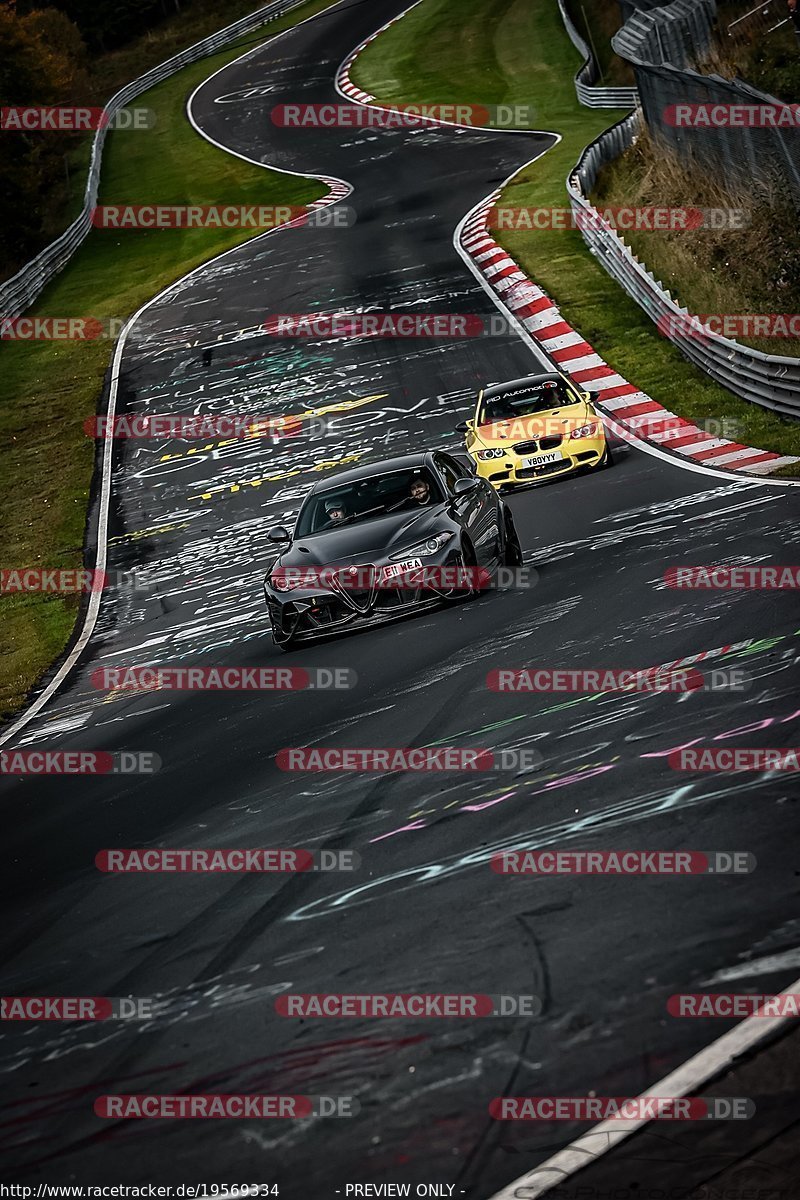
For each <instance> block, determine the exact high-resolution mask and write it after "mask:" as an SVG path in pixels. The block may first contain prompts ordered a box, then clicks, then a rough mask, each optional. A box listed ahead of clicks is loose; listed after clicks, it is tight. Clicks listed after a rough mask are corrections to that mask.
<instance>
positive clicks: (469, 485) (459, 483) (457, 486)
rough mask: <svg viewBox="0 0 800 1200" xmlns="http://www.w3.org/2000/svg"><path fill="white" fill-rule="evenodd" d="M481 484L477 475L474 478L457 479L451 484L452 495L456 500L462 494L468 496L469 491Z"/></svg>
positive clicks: (474, 489)
mask: <svg viewBox="0 0 800 1200" xmlns="http://www.w3.org/2000/svg"><path fill="white" fill-rule="evenodd" d="M480 486H481V481H480V479H478V478H477V476H476V477H475V478H474V479H465V478H464V477H463V476H462V477H461V479H457V480H456V481H455V483H454V484H453V496H454V498H455V499H456V500H460V499H461V497H462V496H468V495H469V494H470V492H474V491H476V490H477V489H478V488H479V487H480Z"/></svg>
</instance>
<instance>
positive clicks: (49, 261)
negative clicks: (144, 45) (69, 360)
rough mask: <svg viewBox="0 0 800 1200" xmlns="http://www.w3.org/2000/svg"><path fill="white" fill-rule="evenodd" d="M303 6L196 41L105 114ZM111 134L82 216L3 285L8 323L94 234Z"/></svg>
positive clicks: (1, 308) (269, 11) (2, 311)
mask: <svg viewBox="0 0 800 1200" xmlns="http://www.w3.org/2000/svg"><path fill="white" fill-rule="evenodd" d="M303 2H304V0H273V3H271V4H267V5H266V6H265V7H263V8H259V9H257V10H256V11H255V12H252V13H249V14H248V15H247V16H246V17H242V18H241V19H240V20H238V21H235V22H234V23H233V24H232V25H228V26H226V27H225V28H224V29H220V30H218V31H217V32H216V33H213V34H211V36H210V37H207V38H204V39H203V40H202V41H200V42H196V43H195V44H194V45H193V46H189V47H188V48H187V49H186V50H181V51H180V52H179V53H178V54H175V55H173V57H172V58H168V59H167V60H166V61H165V62H163V63H160V64H159V65H158V66H156V67H153V68H151V70H149V71H147V72H146V74H144V75H140V76H139V78H138V79H134V80H133V81H132V82H131V83H128V84H126V85H125V87H124V88H121V89H120V91H118V92H117V93H116V94H115V95H114V96H112V97H111V99H110V100H109V101H108V103H107V104H106V106H105V109H104V110H103V111H104V113H105V114H106V116H107V117H108V118H109V120H110V119H111V118H112V117H113V116H115V115H116V114H117V113H118V112H119V111H120V109H122V108H124V107H125V105H126V104H128V103H129V102H130V101H131V100H133V99H134V98H135V97H136V96H140V95H141V94H142V92H146V91H147V90H148V88H151V87H153V85H154V84H156V83H161V82H162V81H163V80H164V79H168V78H169V77H170V75H174V74H175V73H176V71H180V70H181V68H182V67H185V66H188V65H189V63H193V62H196V61H197V60H198V59H201V58H205V57H206V55H208V54H212V53H213V52H214V51H215V50H220V49H222V48H223V47H224V46H226V45H228V44H229V43H230V42H235V41H236V39H237V38H238V37H241V35H242V34H244V33H249V32H250V31H251V30H254V29H258V28H259V27H260V26H261V25H266V24H268V22H270V21H275V20H277V18H278V17H281V16H283V14H284V13H286V12H289V11H291V9H293V8H297V7H298V6H299V5H300V4H302V3H303ZM107 133H108V128H107V126H104V127H103V128H100V129H98V130H97V132H96V134H95V136H94V141H93V143H92V158H91V162H90V165H89V174H88V178H87V182H86V191H85V193H84V203H83V208H82V210H81V213H80V215H79V216H78V217H77V218H76V219H75V220H74V221H73V222H72V224H71V225H70V226H69V228H68V229H66V230H65V231H64V233H62V234H61V236H60V237H58V238H56V240H55V241H54V242H51V243H50V245H49V246H47V247H45V249H44V250H42V251H40V253H39V254H37V255H36V257H35V258H33V259H31V261H30V262H29V263H26V265H25V266H24V267H22V268H21V269H20V270H19V271H18V272H17V274H16V275H14V276H12V278H11V279H9V280H8V281H7V282H6V283H3V284H0V315H2V317H3V319H6V320H11V319H13V318H15V317H18V316H19V315H20V313H22V312H24V311H25V309H26V308H27V307H28V306H29V305H30V304H32V303H33V301H34V300H35V299H36V298H37V296H39V295H40V293H41V292H42V291H43V289H44V288H45V287H46V286H47V284H48V283H49V282H50V281H51V279H53V277H54V276H55V275H57V274H58V272H59V271H60V270H62V268H63V267H64V266H65V265H66V263H67V262H68V261H69V259H70V258H71V257H72V255H73V254H74V253H75V251H76V250H77V249H78V247H79V246H80V245H81V243H82V242H83V240H84V239H85V238H86V236H87V235H88V233H89V232H90V230H91V228H92V211H93V209H94V207H95V205H96V204H97V194H98V187H99V184H100V165H101V159H102V154H103V145H104V143H105V139H106V134H107Z"/></svg>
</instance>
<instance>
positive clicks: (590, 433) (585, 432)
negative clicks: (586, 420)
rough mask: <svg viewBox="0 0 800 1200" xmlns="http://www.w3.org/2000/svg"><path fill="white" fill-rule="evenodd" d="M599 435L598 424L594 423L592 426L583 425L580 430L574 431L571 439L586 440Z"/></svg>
mask: <svg viewBox="0 0 800 1200" xmlns="http://www.w3.org/2000/svg"><path fill="white" fill-rule="evenodd" d="M596 433H597V422H596V421H592V423H591V425H581V427H580V428H579V429H573V430H572V432H571V433H570V435H569V436H570V437H571V438H586V437H594V435H595V434H596Z"/></svg>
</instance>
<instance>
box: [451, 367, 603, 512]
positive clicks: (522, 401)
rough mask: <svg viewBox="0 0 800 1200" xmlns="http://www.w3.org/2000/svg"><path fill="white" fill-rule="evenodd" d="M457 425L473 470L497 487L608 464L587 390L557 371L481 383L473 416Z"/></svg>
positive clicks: (528, 482) (526, 482) (600, 421)
mask: <svg viewBox="0 0 800 1200" xmlns="http://www.w3.org/2000/svg"><path fill="white" fill-rule="evenodd" d="M456 429H457V430H458V431H459V433H465V434H466V446H467V453H468V454H469V456H470V458H471V459H472V460H473V462H474V463H475V468H476V472H477V474H478V475H479V476H480V477H481V478H482V479H488V481H489V483H491V485H492V487H494V488H497V489H498V491H499V490H500V489H502V488H506V487H513V486H514V485H515V484H516V485H523V484H531V483H538V481H539V480H541V479H550V478H554V477H555V476H557V475H567V474H568V473H569V472H570V471H578V470H581V469H584V468H588V469H590V470H591V469H594V468H597V469H600V468H603V467H608V466H610V465H611V449H610V447H609V446H608V444H607V443H606V435H605V430H604V429H603V422H602V420H601V418H600V416H599V415H598V413H597V412H596V411H595V409H594V408H593V407H592V404H591V395H590V393H589V392H581V391H579V390H578V389H577V388H576V387H575V385H574V384H573V383H570V382H569V381H568V380H567V379H566V378H565V377H564V376H563V375H561V374H559V372H557V371H552V372H549V373H548V374H546V375H529V376H528V377H527V378H525V379H512V380H510V381H509V382H508V383H495V384H492V386H491V387H487V388H482V389H481V391H480V393H479V395H478V404H477V407H476V409H475V416H474V418H473V419H472V420H471V421H462V422H461V424H460V425H457V426H456Z"/></svg>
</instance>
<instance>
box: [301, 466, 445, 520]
mask: <svg viewBox="0 0 800 1200" xmlns="http://www.w3.org/2000/svg"><path fill="white" fill-rule="evenodd" d="M443 499H444V496H443V495H442V491H441V488H440V486H439V484H438V483H437V481H436V479H435V478H434V476H433V475H432V473H431V472H430V471H429V470H428V468H427V467H416V468H408V469H406V470H400V471H388V472H385V473H383V474H380V475H371V476H369V477H368V478H366V479H357V480H355V481H354V482H353V483H348V484H343V485H342V484H340V485H339V486H338V487H331V488H329V489H326V490H325V491H324V492H315V493H314V495H313V496H309V498H308V500H307V501H306V503H305V504H304V505H303V507H302V509H301V511H300V516H299V517H298V520H297V535H296V536H297V537H308V536H309V535H310V534H313V533H323V532H328V531H329V530H332V529H336V528H338V527H339V526H348V525H355V524H359V523H361V522H362V521H370V520H373V519H374V518H375V517H385V516H386V514H387V513H393V512H414V511H415V510H416V509H418V508H425V507H427V506H429V505H431V504H439V503H441V501H442V500H443Z"/></svg>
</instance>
